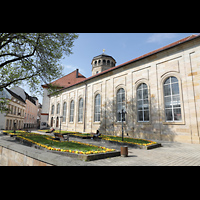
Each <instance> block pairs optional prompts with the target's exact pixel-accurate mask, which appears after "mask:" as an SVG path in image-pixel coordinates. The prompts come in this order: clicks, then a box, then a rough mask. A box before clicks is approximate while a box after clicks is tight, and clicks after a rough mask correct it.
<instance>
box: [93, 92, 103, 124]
mask: <svg viewBox="0 0 200 200" xmlns="http://www.w3.org/2000/svg"><path fill="white" fill-rule="evenodd" d="M100 116H101V95H100V94H97V95H96V96H95V100H94V121H95V122H100Z"/></svg>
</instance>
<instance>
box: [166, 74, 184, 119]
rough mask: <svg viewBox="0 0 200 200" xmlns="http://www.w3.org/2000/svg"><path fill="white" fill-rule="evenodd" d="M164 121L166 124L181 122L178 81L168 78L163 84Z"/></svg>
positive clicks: (174, 78) (172, 77)
mask: <svg viewBox="0 0 200 200" xmlns="http://www.w3.org/2000/svg"><path fill="white" fill-rule="evenodd" d="M163 87H164V102H165V120H166V121H167V122H168V121H170V122H175V121H181V120H182V116H181V103H180V93H179V83H178V79H177V78H176V77H174V76H171V77H169V78H168V79H167V80H166V81H165V82H164V85H163Z"/></svg>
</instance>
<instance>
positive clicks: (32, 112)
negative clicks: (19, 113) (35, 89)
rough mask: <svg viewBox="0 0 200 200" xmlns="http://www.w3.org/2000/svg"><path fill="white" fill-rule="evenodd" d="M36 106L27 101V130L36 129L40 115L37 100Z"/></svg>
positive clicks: (25, 121)
mask: <svg viewBox="0 0 200 200" xmlns="http://www.w3.org/2000/svg"><path fill="white" fill-rule="evenodd" d="M35 102H36V105H35V104H34V103H32V102H31V101H29V100H28V99H26V110H25V112H26V116H25V120H24V124H25V128H33V127H34V128H36V126H37V114H38V100H35Z"/></svg>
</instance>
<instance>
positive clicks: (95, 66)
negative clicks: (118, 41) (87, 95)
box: [91, 50, 116, 76]
mask: <svg viewBox="0 0 200 200" xmlns="http://www.w3.org/2000/svg"><path fill="white" fill-rule="evenodd" d="M104 51H105V50H103V53H102V54H100V55H98V56H95V57H94V58H93V59H92V62H91V64H92V76H93V75H95V74H98V73H101V72H103V71H105V70H107V69H110V68H111V67H115V64H116V61H115V59H114V58H113V57H112V56H109V55H107V54H105V53H104Z"/></svg>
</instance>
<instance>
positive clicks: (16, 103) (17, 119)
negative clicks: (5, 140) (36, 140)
mask: <svg viewBox="0 0 200 200" xmlns="http://www.w3.org/2000/svg"><path fill="white" fill-rule="evenodd" d="M0 98H6V100H8V105H7V108H8V109H9V111H7V112H4V113H0V129H3V130H12V129H14V127H15V128H16V129H22V128H23V127H24V116H25V108H26V102H25V101H24V100H23V99H22V98H21V97H20V96H19V95H17V94H16V93H14V92H13V91H11V90H9V89H7V88H4V89H3V91H2V92H0Z"/></svg>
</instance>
